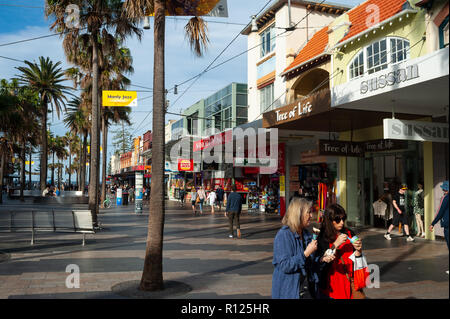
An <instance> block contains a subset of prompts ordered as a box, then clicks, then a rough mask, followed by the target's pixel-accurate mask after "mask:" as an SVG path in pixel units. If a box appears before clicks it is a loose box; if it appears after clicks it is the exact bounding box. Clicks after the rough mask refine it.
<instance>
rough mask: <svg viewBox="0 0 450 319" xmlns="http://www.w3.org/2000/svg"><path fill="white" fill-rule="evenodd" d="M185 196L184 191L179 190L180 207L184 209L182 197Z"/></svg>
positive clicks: (182, 189)
mask: <svg viewBox="0 0 450 319" xmlns="http://www.w3.org/2000/svg"><path fill="white" fill-rule="evenodd" d="M185 196H186V191H185V190H184V188H181V189H180V206H181V207H184V197H185Z"/></svg>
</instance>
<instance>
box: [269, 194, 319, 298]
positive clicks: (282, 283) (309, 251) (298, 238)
mask: <svg viewBox="0 0 450 319" xmlns="http://www.w3.org/2000/svg"><path fill="white" fill-rule="evenodd" d="M311 205H312V203H311V202H309V201H308V200H306V199H304V198H293V199H292V201H291V203H290V204H289V208H288V210H287V212H286V215H285V216H284V218H283V220H282V224H283V227H282V228H281V229H280V230H279V231H278V233H277V235H276V236H275V241H274V245H273V261H272V264H273V265H274V267H275V269H274V272H273V277H272V298H274V299H310V298H316V293H317V287H318V281H319V276H318V265H319V264H318V258H317V257H316V256H315V254H314V252H315V251H316V250H317V240H313V239H312V236H311V234H310V233H309V232H308V231H307V230H306V227H308V226H309V224H310V221H311Z"/></svg>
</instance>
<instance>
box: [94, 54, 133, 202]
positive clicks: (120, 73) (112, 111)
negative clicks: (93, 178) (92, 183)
mask: <svg viewBox="0 0 450 319" xmlns="http://www.w3.org/2000/svg"><path fill="white" fill-rule="evenodd" d="M103 60H104V64H103V65H102V66H101V77H100V78H101V81H100V83H101V87H102V88H103V89H109V90H125V89H126V87H127V86H128V85H129V84H130V80H129V79H128V78H127V77H126V76H125V74H132V73H133V72H134V69H133V66H132V64H133V58H132V57H131V53H130V49H128V48H125V47H120V48H119V49H118V50H116V51H114V52H110V53H109V54H107V55H106V56H105V57H104V59H103ZM130 113H131V108H129V107H127V108H109V107H104V108H103V110H102V127H101V128H102V132H103V141H102V145H103V152H102V183H101V184H102V189H101V203H103V201H104V200H105V198H106V166H107V163H106V159H107V154H108V128H109V125H110V122H111V121H112V122H114V123H119V122H122V123H123V122H125V123H127V124H128V125H131V122H130V116H129V114H130Z"/></svg>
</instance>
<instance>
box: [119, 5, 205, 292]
mask: <svg viewBox="0 0 450 319" xmlns="http://www.w3.org/2000/svg"><path fill="white" fill-rule="evenodd" d="M166 5H167V1H164V0H126V1H125V3H124V7H125V8H126V14H127V16H128V17H129V18H132V19H140V18H142V17H144V16H145V15H146V13H147V12H148V11H149V12H154V24H155V26H154V65H153V67H154V69H153V144H152V147H153V152H152V154H153V155H152V187H151V198H152V201H151V202H150V211H151V214H150V216H149V225H148V235H147V247H146V253H145V262H144V271H143V273H142V278H141V283H140V289H141V290H149V291H152V290H161V289H163V287H164V286H163V271H162V247H163V233H164V210H165V202H164V158H165V154H164V153H165V152H164V138H165V136H164V122H165V104H166V103H165V83H164V79H165V65H164V55H165V53H164V52H165V14H166V9H167V7H166ZM185 30H186V32H187V36H188V38H189V39H192V42H191V43H193V44H194V46H193V48H194V50H196V52H197V54H198V55H201V54H202V50H203V48H204V45H205V44H206V43H207V40H205V41H203V40H202V39H207V36H206V24H205V23H203V20H202V19H200V18H193V19H191V21H190V23H189V24H188V26H187V27H186V28H185Z"/></svg>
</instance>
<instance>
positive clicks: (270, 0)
mask: <svg viewBox="0 0 450 319" xmlns="http://www.w3.org/2000/svg"><path fill="white" fill-rule="evenodd" d="M271 2H272V0H269V1H268V2H267V3H266V4H265V5H264V6H263V7H262V8H261V9H260V10H259V12H258V13H257V14H256V15H259V14H260V13H261V12H262V11H263V10H264V9H265V8H266V7H267V6H268V5H269V4H270V3H271ZM250 24H251V21H250V22H249V23H247V25H246V26H245V28H247V27H248V26H249V25H250ZM245 28H244V30H245ZM242 31H243V30H241V31H240V32H238V34H237V35H236V36H235V37H234V38H233V40H231V41H230V43H228V45H227V46H226V47H225V48H224V49H223V50H222V51H221V52H220V53H219V55H217V56H216V57H215V59H214V60H213V61H212V62H211V63H210V64H209V65H208V66H207V67H206V69H205V70H203V72H201V73H200V74H198V75H197V76H196V77H195V80H194V82H192V83H191V85H190V86H189V87H188V88H187V89H186V90H185V91H184V92H183V94H181V95H180V96H179V97H178V98H177V99H176V100H175V102H174V103H173V104H172V105H171V106H175V104H176V103H177V102H178V101H179V100H180V99H181V98H182V97H183V96H184V95H185V94H186V92H187V91H189V89H190V88H191V87H192V86H193V85H194V84H195V82H197V81H198V79H200V77H201V76H202V75H203V74H205V73H206V72H208V70H209V69H210V68H211V66H212V65H213V64H214V63H215V62H216V61H217V60H218V59H219V58H220V57H221V56H222V54H223V53H224V52H225V51H226V50H227V49H228V48H229V47H230V46H231V45H232V44H233V42H234V41H236V39H237V38H238V37H239V36H240V35H241V33H242ZM174 89H175V88H174Z"/></svg>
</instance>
